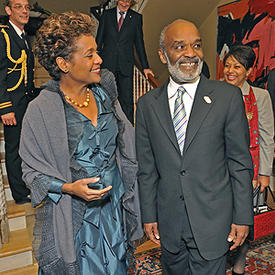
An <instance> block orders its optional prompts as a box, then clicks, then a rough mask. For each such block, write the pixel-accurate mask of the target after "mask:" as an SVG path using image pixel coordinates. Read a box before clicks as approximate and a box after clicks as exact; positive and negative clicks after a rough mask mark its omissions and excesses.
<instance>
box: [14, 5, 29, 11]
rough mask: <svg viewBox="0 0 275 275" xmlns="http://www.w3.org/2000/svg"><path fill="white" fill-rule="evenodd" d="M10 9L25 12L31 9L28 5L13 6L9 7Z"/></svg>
mask: <svg viewBox="0 0 275 275" xmlns="http://www.w3.org/2000/svg"><path fill="white" fill-rule="evenodd" d="M11 9H15V10H20V11H21V10H27V11H30V9H31V6H29V5H26V6H22V5H14V6H12V7H11Z"/></svg>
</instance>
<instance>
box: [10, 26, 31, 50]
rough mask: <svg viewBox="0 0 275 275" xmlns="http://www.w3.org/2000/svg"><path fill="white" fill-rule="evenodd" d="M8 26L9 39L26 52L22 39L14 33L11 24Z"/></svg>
mask: <svg viewBox="0 0 275 275" xmlns="http://www.w3.org/2000/svg"><path fill="white" fill-rule="evenodd" d="M8 25H9V34H10V37H11V39H12V40H13V41H14V42H15V43H16V44H17V45H18V47H19V48H20V49H22V50H27V47H26V45H25V42H24V41H23V39H22V38H21V37H19V35H18V34H17V33H16V31H15V29H14V28H13V27H12V25H11V24H8Z"/></svg>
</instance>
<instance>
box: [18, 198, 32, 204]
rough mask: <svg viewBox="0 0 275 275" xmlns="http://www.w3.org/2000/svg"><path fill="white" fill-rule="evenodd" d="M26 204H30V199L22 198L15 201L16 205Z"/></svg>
mask: <svg viewBox="0 0 275 275" xmlns="http://www.w3.org/2000/svg"><path fill="white" fill-rule="evenodd" d="M28 202H31V199H30V198H27V197H26V198H22V199H20V200H18V201H15V203H16V204H24V203H28Z"/></svg>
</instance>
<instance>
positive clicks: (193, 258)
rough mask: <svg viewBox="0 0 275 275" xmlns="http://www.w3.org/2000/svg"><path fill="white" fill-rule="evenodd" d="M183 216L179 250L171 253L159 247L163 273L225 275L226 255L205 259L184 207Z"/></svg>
mask: <svg viewBox="0 0 275 275" xmlns="http://www.w3.org/2000/svg"><path fill="white" fill-rule="evenodd" d="M183 216H184V228H183V234H182V240H181V245H180V251H179V252H178V253H171V252H169V251H168V250H167V249H165V248H164V247H163V246H162V247H161V250H162V255H161V264H162V268H163V275H225V274H226V255H223V256H222V257H220V258H218V259H214V260H210V261H208V260H205V259H204V258H203V257H202V256H201V255H200V253H199V250H198V248H197V245H196V242H195V240H194V237H193V233H192V230H191V227H190V223H189V219H188V216H187V212H186V209H185V207H184V209H183Z"/></svg>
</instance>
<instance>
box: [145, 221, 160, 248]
mask: <svg viewBox="0 0 275 275" xmlns="http://www.w3.org/2000/svg"><path fill="white" fill-rule="evenodd" d="M144 232H145V234H146V236H147V237H148V238H149V239H150V240H151V241H152V242H154V243H156V244H160V240H159V230H158V223H157V222H153V223H145V224H144Z"/></svg>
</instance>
